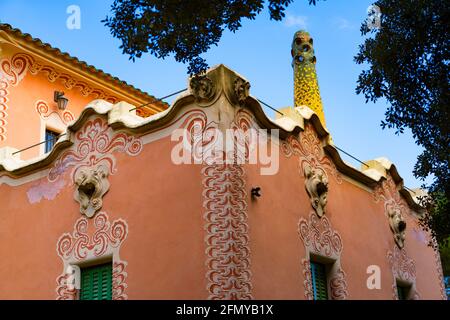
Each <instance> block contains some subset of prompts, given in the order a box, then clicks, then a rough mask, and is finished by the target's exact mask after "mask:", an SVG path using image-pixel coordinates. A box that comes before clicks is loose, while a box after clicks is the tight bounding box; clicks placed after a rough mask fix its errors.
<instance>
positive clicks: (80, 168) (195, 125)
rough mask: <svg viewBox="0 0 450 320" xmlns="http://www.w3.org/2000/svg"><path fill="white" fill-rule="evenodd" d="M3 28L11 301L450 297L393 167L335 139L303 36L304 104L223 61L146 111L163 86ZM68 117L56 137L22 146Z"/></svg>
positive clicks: (0, 154)
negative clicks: (145, 86) (262, 93)
mask: <svg viewBox="0 0 450 320" xmlns="http://www.w3.org/2000/svg"><path fill="white" fill-rule="evenodd" d="M0 30H1V31H0V39H3V40H1V41H0V44H1V49H2V51H1V52H2V53H1V55H2V56H1V70H2V75H1V77H0V81H1V84H2V88H3V89H2V91H1V96H0V99H2V100H0V101H3V102H2V103H3V104H2V117H3V118H2V121H3V122H2V127H1V128H2V137H3V138H2V140H1V141H2V142H1V143H2V144H1V145H0V254H1V256H2V257H3V259H2V261H1V262H0V298H1V299H55V298H56V299H445V298H446V296H445V287H444V282H443V276H442V268H441V264H440V258H439V254H438V253H437V252H435V251H434V250H433V249H432V248H431V247H430V246H428V243H429V242H430V241H432V239H431V238H430V235H429V234H428V233H426V232H424V231H423V230H422V229H421V228H420V227H419V225H418V218H419V217H420V215H422V214H424V212H423V210H422V209H421V208H420V206H419V205H418V204H417V203H416V200H415V199H414V197H413V196H412V194H411V193H410V192H409V191H407V190H406V189H405V188H403V182H402V178H401V177H400V176H399V174H398V172H397V169H396V167H395V165H393V164H392V163H391V162H389V160H387V159H385V158H379V159H375V160H371V161H367V162H365V165H364V166H363V167H361V168H354V167H352V166H350V165H348V164H346V163H345V162H344V161H343V160H342V159H341V157H340V154H339V152H338V150H337V148H336V147H335V146H334V144H333V141H332V139H331V136H330V133H329V132H328V131H327V129H326V127H325V121H324V115H323V110H321V102H320V93H319V91H318V83H317V77H316V76H315V70H314V68H312V67H314V64H315V63H316V61H315V56H314V52H313V48H312V39H311V38H310V36H309V35H308V34H307V33H305V32H299V33H297V34H296V35H295V37H294V41H293V48H292V56H293V66H294V85H295V87H296V88H302V89H301V90H300V89H299V90H298V91H297V89H296V90H295V105H294V107H293V108H287V109H282V110H280V115H279V117H278V118H277V119H269V118H268V117H267V116H266V115H265V113H264V111H263V109H262V107H261V105H260V103H259V102H258V100H257V99H256V98H254V97H252V96H251V95H250V92H249V91H250V83H249V82H248V80H246V79H245V78H243V77H242V76H240V75H239V74H237V73H236V72H234V71H232V70H230V69H229V68H227V67H226V66H224V65H219V66H217V67H215V68H212V69H210V70H209V71H208V72H207V73H206V74H205V75H203V76H201V77H194V78H191V79H190V81H189V88H188V89H187V91H186V92H184V93H183V94H181V95H180V96H178V98H177V99H176V101H175V102H174V103H173V104H172V105H171V107H170V108H168V109H166V108H165V105H164V104H162V103H156V102H155V103H154V104H153V105H151V106H150V107H149V108H146V109H145V111H142V110H140V109H141V108H137V109H136V107H139V106H140V105H141V104H145V103H148V102H149V101H153V100H152V99H153V98H152V97H151V96H149V95H146V94H144V93H142V92H140V91H138V90H137V89H135V88H132V87H130V86H129V85H126V84H124V83H123V82H120V81H119V80H118V79H114V78H112V77H111V76H109V75H106V74H104V73H103V72H101V71H98V70H96V69H94V68H93V67H87V66H86V65H83V64H82V63H81V65H79V64H78V63H79V62H74V60H73V58H68V56H61V53H60V52H59V51H55V50H50V49H49V47H47V46H45V45H42V44H41V43H40V42H39V41H37V40H31V39H30V37H29V36H24V35H23V34H21V33H20V32H19V31H18V30H16V29H12V28H10V27H7V26H2V28H1V29H0ZM36 41H37V42H36ZM17 43H20V44H21V45H22V46H19V45H17ZM24 43H26V45H27V46H36V47H35V48H34V47H33V48H34V49H35V50H34V51H33V52H32V53H29V52H28V51H26V50H25V49H26V48H28V47H26V46H25V44H24ZM24 54H27V55H29V56H30V57H31V58H26V59H25V57H24ZM44 54H45V55H48V59H47V60H48V61H47V60H45V59H43V58H42V57H43V56H44ZM18 57H24V59H18ZM27 59H28V60H27ZM50 62H53V63H55V64H58V63H59V64H58V65H57V66H54V65H52V67H53V68H54V70H56V71H54V72H53V73H52V72H51V71H46V70H47V69H49V70H50V68H48V67H44V65H45V66H46V64H45V63H48V64H49V65H50ZM74 63H75V64H77V65H78V67H75V66H74V65H73V64H74ZM304 63H312V65H303V64H304ZM58 66H59V68H61V69H58V68H57V67H58ZM63 66H64V68H63ZM71 68H72V69H71ZM77 68H78V69H77ZM69 69H70V70H69ZM38 70H39V71H38ZM52 70H53V69H52ZM305 70H308V72H312V76H305V74H304V72H305ZM69 71H71V73H69ZM66 73H67V74H70V75H71V77H73V79H74V80H73V81H71V82H69V79H67V80H66V78H68V76H64V77H63V76H61V75H62V74H66ZM53 74H54V75H53ZM50 75H52V77H51V78H49V76H50ZM57 75H58V77H57ZM53 77H57V78H55V79H54V80H53V81H52V79H53ZM97 77H98V78H100V79H102V81H103V82H97V81H96V80H93V79H94V78H95V79H97ZM19 79H20V80H19ZM78 79H83V80H78ZM88 80H92V82H89V81H88ZM78 81H85V82H86V83H88V84H89V88H90V89H87V91H86V92H85V93H86V94H83V89H81V87H80V85H78V86H77V85H76V83H79V82H78ZM100 84H101V85H100ZM95 85H97V86H98V88H97V87H95ZM69 87H70V88H71V89H69ZM32 88H34V89H33V90H32ZM39 88H40V89H39ZM44 89H45V90H44ZM100 89H102V90H103V94H100V93H98V90H100ZM80 90H81V91H80ZM47 91H48V92H47ZM53 91H64V95H65V96H67V98H68V99H69V104H68V107H66V108H65V109H64V110H61V109H59V107H58V99H55V100H56V101H55V102H52V101H53V100H52V99H53V97H54V94H53ZM87 92H89V94H87ZM93 92H95V94H94V93H93ZM44 93H45V94H44ZM31 94H32V95H31ZM308 95H310V96H308ZM111 97H114V99H113V98H111ZM317 97H318V98H317ZM317 99H319V100H317ZM41 101H43V102H45V104H46V107H43V104H42V103H41ZM308 101H310V102H308ZM311 101H312V102H311ZM309 103H310V104H311V107H309ZM39 110H42V111H41V112H40V111H39ZM66 111H70V112H71V116H67V115H66V114H65V113H64V112H66ZM52 113H53V114H54V116H51V117H52V119H53V120H48V119H49V118H50V116H46V115H48V114H52ZM25 115H27V116H29V117H25ZM25 118H26V119H27V120H26V121H27V122H23V121H25V120H24V119H25ZM57 119H59V122H58V123H59V127H58V128H60V130H61V131H59V132H58V134H59V135H58V139H57V140H55V143H54V144H50V145H49V150H43V149H42V146H38V147H36V148H37V149H39V148H41V149H40V151H36V149H34V150H31V149H30V150H26V152H27V153H26V154H25V152H19V153H16V152H17V151H20V149H22V148H25V147H27V146H28V145H32V144H33V142H34V141H42V140H44V139H45V137H44V136H43V135H42V131H43V130H46V129H45V128H46V127H45V125H46V123H47V122H46V121H47V120H48V121H49V123H50V122H51V121H54V122H55V121H56V122H57ZM43 127H44V129H42V128H43ZM25 128H28V129H26V130H25ZM24 130H25V131H28V132H26V134H25V133H24ZM61 133H62V134H64V135H61ZM27 139H28V140H27ZM52 141H53V140H52ZM46 151H47V152H46ZM386 152H387V153H388V152H389V150H387V151H386Z"/></svg>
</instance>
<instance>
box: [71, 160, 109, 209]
mask: <svg viewBox="0 0 450 320" xmlns="http://www.w3.org/2000/svg"><path fill="white" fill-rule="evenodd" d="M108 174H109V171H108V169H107V168H106V167H105V166H103V165H98V166H96V167H94V168H82V169H80V170H79V171H77V173H76V174H75V194H74V198H75V200H76V201H77V202H78V203H80V212H81V214H84V215H86V217H88V218H92V217H93V216H94V215H95V213H96V212H97V211H99V210H100V209H101V207H102V205H103V200H102V199H103V196H104V195H105V194H106V192H108V190H109V181H108Z"/></svg>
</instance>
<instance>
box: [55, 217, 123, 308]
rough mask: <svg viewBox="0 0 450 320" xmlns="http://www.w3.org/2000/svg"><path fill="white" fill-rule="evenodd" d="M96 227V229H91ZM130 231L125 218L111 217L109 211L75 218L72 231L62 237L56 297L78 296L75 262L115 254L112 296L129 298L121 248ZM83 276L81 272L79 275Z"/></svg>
mask: <svg viewBox="0 0 450 320" xmlns="http://www.w3.org/2000/svg"><path fill="white" fill-rule="evenodd" d="M92 228H94V231H93V232H90V230H92ZM127 235H128V224H127V223H126V221H125V220H122V219H117V220H114V221H113V222H110V221H109V217H108V214H107V213H106V212H100V213H99V214H97V215H96V216H95V218H94V219H93V220H88V219H86V218H85V217H81V218H79V219H78V220H77V221H76V222H75V226H74V229H73V232H72V233H64V234H63V235H61V237H59V239H58V242H57V245H56V252H57V254H58V256H59V257H60V258H61V260H62V261H63V272H62V273H61V275H59V276H58V277H57V279H56V283H57V288H56V299H57V300H75V299H77V298H78V290H77V289H76V288H75V286H74V285H73V282H72V281H73V279H71V277H73V275H72V274H71V273H70V272H69V270H71V268H70V267H71V266H77V265H78V264H80V263H82V262H86V261H89V260H93V259H98V258H101V257H105V256H112V265H113V270H112V298H113V300H126V299H127V298H128V296H127V295H126V294H125V289H126V288H127V284H126V282H125V280H126V278H127V273H126V272H125V268H126V266H127V262H126V261H123V260H121V258H120V255H119V251H120V247H121V246H122V243H123V242H124V241H125V239H126V238H127ZM77 276H79V275H77Z"/></svg>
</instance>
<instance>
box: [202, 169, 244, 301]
mask: <svg viewBox="0 0 450 320" xmlns="http://www.w3.org/2000/svg"><path fill="white" fill-rule="evenodd" d="M202 173H203V175H204V179H203V186H204V191H203V197H204V202H203V206H204V208H205V213H204V218H205V220H206V225H205V230H206V232H207V235H206V237H205V242H206V246H207V249H206V254H207V263H206V265H207V267H208V271H207V274H206V278H207V280H208V285H207V290H208V292H209V297H208V298H209V299H213V300H219V299H220V300H222V299H225V300H238V299H239V300H242V299H251V298H252V295H251V290H252V285H251V280H250V279H251V272H250V248H249V236H248V224H247V212H246V210H247V202H246V191H245V182H244V169H243V168H242V167H241V166H239V165H235V164H233V165H210V166H205V167H204V168H203V170H202Z"/></svg>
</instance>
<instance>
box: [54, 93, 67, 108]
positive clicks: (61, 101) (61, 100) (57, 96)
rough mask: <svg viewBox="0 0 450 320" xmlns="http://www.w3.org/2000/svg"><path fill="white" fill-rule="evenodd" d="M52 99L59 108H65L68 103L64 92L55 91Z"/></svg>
mask: <svg viewBox="0 0 450 320" xmlns="http://www.w3.org/2000/svg"><path fill="white" fill-rule="evenodd" d="M53 100H54V101H55V102H56V103H57V104H58V109H59V110H65V109H66V108H67V104H68V103H69V99H67V98H66V97H64V92H62V91H55V93H54V98H53Z"/></svg>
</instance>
